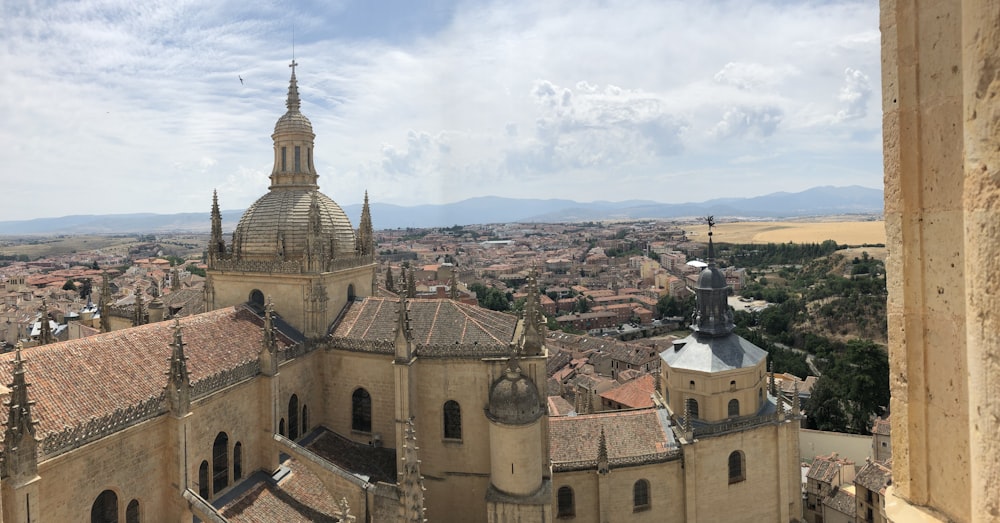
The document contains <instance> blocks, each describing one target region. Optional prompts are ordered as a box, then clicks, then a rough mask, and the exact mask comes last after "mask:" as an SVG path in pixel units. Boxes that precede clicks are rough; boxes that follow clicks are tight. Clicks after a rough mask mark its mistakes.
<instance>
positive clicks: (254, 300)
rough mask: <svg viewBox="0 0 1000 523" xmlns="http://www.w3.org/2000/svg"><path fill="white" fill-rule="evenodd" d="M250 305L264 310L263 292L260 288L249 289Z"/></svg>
mask: <svg viewBox="0 0 1000 523" xmlns="http://www.w3.org/2000/svg"><path fill="white" fill-rule="evenodd" d="M250 305H252V306H253V308H254V309H257V310H259V311H262V310H264V293H263V292H260V289H254V290H252V291H250Z"/></svg>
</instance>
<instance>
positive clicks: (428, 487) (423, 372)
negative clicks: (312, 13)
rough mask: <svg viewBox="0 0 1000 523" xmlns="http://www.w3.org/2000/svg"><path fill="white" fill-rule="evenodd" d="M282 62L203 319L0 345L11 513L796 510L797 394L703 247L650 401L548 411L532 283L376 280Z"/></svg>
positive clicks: (758, 514)
mask: <svg viewBox="0 0 1000 523" xmlns="http://www.w3.org/2000/svg"><path fill="white" fill-rule="evenodd" d="M295 66H296V63H295V62H294V61H293V62H292V73H291V79H290V81H289V86H288V95H287V99H286V103H285V105H286V112H285V113H284V114H283V115H282V116H281V117H280V118H279V119H278V121H277V123H276V124H275V127H274V133H273V134H272V135H271V136H272V139H273V142H274V167H273V169H272V171H271V174H270V186H269V188H268V192H267V193H266V194H264V195H263V196H261V197H260V198H259V199H258V200H257V201H256V202H254V203H253V205H251V206H250V207H249V208H248V209H247V210H246V212H245V213H244V214H243V216H242V218H241V219H240V221H239V223H238V224H237V225H236V226H235V229H234V232H233V234H232V237H231V238H228V241H227V238H224V237H223V234H222V219H221V214H220V212H219V203H218V195H213V200H212V212H211V231H212V232H211V240H210V244H209V246H208V270H207V277H206V284H205V292H204V301H205V311H206V312H203V313H200V314H195V315H192V316H188V317H184V318H181V319H178V320H172V321H160V322H155V321H154V322H151V323H149V324H146V325H140V326H137V327H133V328H128V329H123V330H114V331H111V332H106V333H103V334H99V335H95V336H91V337H87V338H82V339H75V340H70V341H65V342H57V343H52V344H48V345H43V346H39V347H33V348H30V349H23V350H22V349H21V348H20V347H19V348H18V349H17V350H16V351H15V352H13V353H10V354H5V355H3V356H2V358H3V362H4V363H5V364H4V365H2V366H0V367H2V368H0V383H5V384H7V387H5V388H2V390H0V393H2V394H3V395H4V396H5V402H4V408H3V409H2V411H3V413H4V414H3V415H5V416H6V418H5V419H3V420H2V422H3V426H4V428H5V429H4V436H3V447H2V451H0V457H2V463H0V493H2V496H0V504H2V521H3V522H7V523H11V522H17V523H32V522H49V521H60V522H63V521H65V522H72V521H90V522H126V523H136V522H165V521H175V522H185V523H186V522H191V521H209V522H226V521H231V522H242V521H247V522H249V521H263V522H279V521H280V522H293V521H331V522H334V521H350V522H354V521H357V522H362V521H363V522H395V521H409V522H420V521H433V522H477V521H481V522H490V523H500V522H524V523H530V522H538V523H541V522H550V521H554V520H571V521H579V522H601V523H603V522H619V521H635V522H646V521H648V522H652V521H657V522H663V521H666V522H676V523H684V522H686V523H695V522H715V521H744V522H778V523H785V522H791V521H798V520H799V519H800V517H801V513H802V510H801V502H802V494H801V482H800V470H799V449H798V426H799V419H800V409H799V405H798V399H797V395H793V396H792V397H791V398H789V397H786V396H785V395H784V394H783V393H782V392H781V391H779V390H775V389H773V388H769V387H768V386H767V383H768V379H767V375H766V374H767V372H766V368H765V367H766V360H767V358H766V356H767V355H766V353H765V352H764V351H763V350H762V349H760V348H759V347H756V346H755V345H753V344H752V343H749V342H748V341H746V340H745V339H743V338H740V337H739V336H737V335H736V334H735V333H733V322H732V313H731V311H730V309H729V307H728V306H727V305H726V296H727V295H728V292H729V291H728V287H727V285H726V279H725V277H724V276H723V274H722V273H721V271H720V270H719V269H718V268H717V267H716V265H715V264H714V263H712V260H711V258H712V254H711V253H712V249H713V246H712V244H711V239H710V244H709V253H710V254H709V258H710V260H709V261H710V263H709V264H708V266H707V267H706V268H705V269H704V270H703V271H702V273H701V274H700V276H699V278H698V284H697V288H696V289H695V292H696V293H697V297H698V309H697V313H696V316H695V321H694V324H693V325H692V333H691V335H690V336H688V337H687V338H685V339H682V340H678V341H677V342H676V343H675V344H674V346H673V347H672V348H670V349H668V350H667V351H665V352H663V353H662V354H661V355H660V358H661V364H660V367H659V373H658V374H657V377H656V390H655V392H654V393H653V402H654V405H655V406H654V407H652V408H647V409H631V410H620V411H613V412H603V413H597V414H585V415H569V416H554V415H550V414H549V412H548V409H547V396H546V391H545V383H546V380H547V375H546V361H547V358H548V356H549V349H548V348H547V347H546V332H545V326H544V325H545V324H544V318H543V316H542V314H541V311H540V307H539V304H538V288H537V285H536V284H535V280H534V278H531V279H529V283H528V286H529V291H528V298H527V301H526V303H525V308H524V312H523V314H522V315H520V316H519V317H515V316H513V315H508V314H505V313H499V312H494V311H490V310H486V309H483V308H479V307H476V306H473V305H469V304H466V303H462V302H460V301H456V300H451V299H406V298H405V297H402V296H397V295H395V294H393V293H391V292H388V291H387V290H386V289H384V288H382V287H380V286H379V285H378V282H377V279H376V274H377V272H378V271H377V262H376V252H375V238H374V234H373V225H372V217H371V215H370V210H369V206H368V200H367V195H366V197H365V205H364V209H363V212H362V216H361V220H360V222H359V224H358V228H357V229H355V228H354V227H353V225H352V224H351V222H350V220H349V219H348V217H347V216H346V214H345V213H344V211H343V210H342V209H341V208H340V206H339V205H338V204H337V203H336V202H335V201H334V200H332V199H331V198H329V197H328V196H326V195H325V194H323V193H322V192H320V190H319V185H318V180H319V175H318V173H317V171H316V168H315V161H314V160H315V159H314V152H315V151H314V147H313V145H314V138H315V134H314V133H313V130H312V124H311V123H310V121H309V119H308V118H306V117H305V115H303V114H302V112H301V111H300V106H301V100H300V98H299V92H298V85H297V79H296V76H295ZM223 196H224V195H223ZM3 415H0V417H2V416H3Z"/></svg>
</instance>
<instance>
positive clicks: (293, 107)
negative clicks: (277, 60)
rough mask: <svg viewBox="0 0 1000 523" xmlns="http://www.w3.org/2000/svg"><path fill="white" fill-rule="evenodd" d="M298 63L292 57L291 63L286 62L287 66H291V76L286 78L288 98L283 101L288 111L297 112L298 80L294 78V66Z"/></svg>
mask: <svg viewBox="0 0 1000 523" xmlns="http://www.w3.org/2000/svg"><path fill="white" fill-rule="evenodd" d="M298 65H299V64H298V62H296V61H295V59H294V58H293V59H292V63H290V64H288V67H291V68H292V78H291V79H290V80H288V99H287V100H286V101H285V107H287V108H288V112H290V113H297V112H299V82H298V80H296V79H295V67H297V66H298Z"/></svg>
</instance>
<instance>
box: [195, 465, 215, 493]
mask: <svg viewBox="0 0 1000 523" xmlns="http://www.w3.org/2000/svg"><path fill="white" fill-rule="evenodd" d="M198 495H199V496H201V497H202V498H203V499H205V500H208V499H210V498H211V497H212V492H211V491H210V490H208V461H202V462H201V466H200V467H198Z"/></svg>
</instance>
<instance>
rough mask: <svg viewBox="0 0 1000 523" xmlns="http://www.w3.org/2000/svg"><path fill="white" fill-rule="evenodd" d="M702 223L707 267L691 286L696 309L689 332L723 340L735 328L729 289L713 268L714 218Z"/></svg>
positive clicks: (723, 277)
mask: <svg viewBox="0 0 1000 523" xmlns="http://www.w3.org/2000/svg"><path fill="white" fill-rule="evenodd" d="M705 220H706V221H707V222H708V266H707V267H705V268H704V269H703V270H702V271H701V274H699V275H698V284H697V286H695V291H696V293H697V297H698V309H697V310H696V312H695V319H694V324H693V325H691V328H692V329H693V330H694V331H695V332H696V333H698V334H701V335H708V336H713V337H723V336H728V335H729V334H732V332H733V328H735V325H734V323H733V311H732V310H731V309H730V308H729V302H728V298H729V285H728V284H727V283H726V277H725V275H723V274H722V271H720V270H719V268H718V267H716V266H715V246H714V244H713V243H712V227H714V226H715V218H714V217H712V216H708V217H706V218H705Z"/></svg>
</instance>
